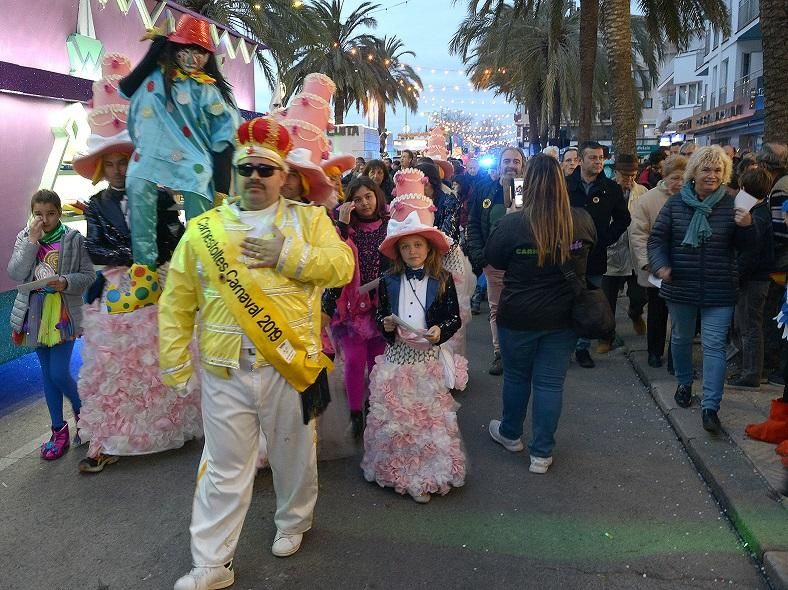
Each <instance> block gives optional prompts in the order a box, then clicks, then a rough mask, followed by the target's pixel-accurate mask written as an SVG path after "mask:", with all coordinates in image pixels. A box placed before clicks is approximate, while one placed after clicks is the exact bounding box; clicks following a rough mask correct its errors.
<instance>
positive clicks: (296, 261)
mask: <svg viewBox="0 0 788 590" xmlns="http://www.w3.org/2000/svg"><path fill="white" fill-rule="evenodd" d="M304 213H305V214H307V215H309V216H310V217H311V219H305V220H304V221H305V223H304V226H305V227H308V228H309V230H308V235H307V236H306V240H305V239H304V238H302V237H301V236H298V235H295V234H294V233H285V241H284V244H283V245H282V251H281V252H280V253H279V261H278V262H277V265H276V270H277V271H278V272H280V273H282V274H283V275H284V276H286V277H288V278H291V279H295V280H297V281H301V282H303V283H311V284H313V285H315V286H317V287H323V288H326V287H341V286H343V285H346V284H348V283H349V282H350V281H351V279H352V278H353V268H354V266H355V263H354V261H353V253H352V251H351V250H350V247H349V246H348V245H347V244H345V243H344V242H343V241H342V239H341V238H340V237H339V234H338V233H337V230H336V229H335V228H334V224H333V223H331V220H330V219H329V218H328V215H326V212H325V210H324V209H323V208H322V207H320V208H318V207H305V208H304Z"/></svg>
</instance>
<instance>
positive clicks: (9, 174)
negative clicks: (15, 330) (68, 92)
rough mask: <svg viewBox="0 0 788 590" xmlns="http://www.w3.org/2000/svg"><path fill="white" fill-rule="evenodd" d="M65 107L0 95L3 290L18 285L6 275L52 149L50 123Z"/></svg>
mask: <svg viewBox="0 0 788 590" xmlns="http://www.w3.org/2000/svg"><path fill="white" fill-rule="evenodd" d="M65 106H66V103H64V102H59V101H54V100H45V99H38V98H31V97H27V96H24V97H23V96H15V95H13V94H0V113H2V115H0V178H2V179H3V180H2V183H0V208H2V214H0V291H6V290H8V289H12V288H14V286H15V284H14V282H13V281H11V279H10V278H8V275H7V274H6V272H5V268H6V264H7V263H8V259H9V258H10V257H11V252H12V249H13V245H14V239H15V238H16V234H17V233H19V231H20V230H21V229H22V228H23V227H24V225H25V222H26V221H27V215H28V212H29V207H30V197H31V195H32V194H33V193H34V192H35V191H36V189H38V185H39V183H40V182H41V174H42V173H43V171H44V164H45V163H46V160H47V157H48V156H49V152H50V150H51V149H52V143H53V140H52V132H51V131H50V129H49V121H50V119H51V118H52V116H53V115H54V114H55V113H57V112H59V111H60V110H62V109H63V107H65ZM11 114H12V116H9V115H11Z"/></svg>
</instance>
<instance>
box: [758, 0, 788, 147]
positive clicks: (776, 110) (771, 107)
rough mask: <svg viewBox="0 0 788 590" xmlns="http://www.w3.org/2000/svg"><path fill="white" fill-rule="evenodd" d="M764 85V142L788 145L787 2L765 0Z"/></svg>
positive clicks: (762, 15) (763, 9) (762, 26)
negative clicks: (787, 90) (787, 89)
mask: <svg viewBox="0 0 788 590" xmlns="http://www.w3.org/2000/svg"><path fill="white" fill-rule="evenodd" d="M760 11H761V29H762V30H763V83H764V92H765V95H766V96H765V99H766V112H765V113H764V134H763V138H764V141H774V142H780V143H788V93H786V92H785V89H786V88H788V67H786V64H788V44H786V43H785V40H784V35H785V31H786V29H788V5H786V3H785V0H761V6H760Z"/></svg>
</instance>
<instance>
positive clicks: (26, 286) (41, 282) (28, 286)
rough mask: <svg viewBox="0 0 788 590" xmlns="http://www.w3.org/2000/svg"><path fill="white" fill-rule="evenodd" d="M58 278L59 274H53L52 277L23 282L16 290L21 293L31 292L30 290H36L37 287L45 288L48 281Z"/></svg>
mask: <svg viewBox="0 0 788 590" xmlns="http://www.w3.org/2000/svg"><path fill="white" fill-rule="evenodd" d="M56 279H57V276H55V275H53V276H51V277H46V278H43V279H38V280H37V281H30V282H29V283H23V284H21V285H18V286H17V288H16V290H17V291H19V292H20V293H29V292H30V291H35V290H36V289H43V288H44V287H46V286H47V283H50V282H51V281H54V280H56Z"/></svg>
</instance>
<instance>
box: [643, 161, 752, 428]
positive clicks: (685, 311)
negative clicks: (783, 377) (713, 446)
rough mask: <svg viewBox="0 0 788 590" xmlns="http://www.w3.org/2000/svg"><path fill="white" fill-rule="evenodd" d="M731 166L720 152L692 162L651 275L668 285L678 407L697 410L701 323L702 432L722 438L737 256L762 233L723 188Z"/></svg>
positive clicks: (659, 233) (656, 244)
mask: <svg viewBox="0 0 788 590" xmlns="http://www.w3.org/2000/svg"><path fill="white" fill-rule="evenodd" d="M731 168H732V162H731V159H730V158H729V157H728V156H727V155H726V154H725V152H724V151H722V148H720V147H719V146H707V147H702V148H699V149H698V150H697V151H696V152H695V153H694V154H693V155H692V157H691V158H690V159H689V162H688V163H687V169H686V170H685V172H684V185H683V186H682V187H681V191H680V192H679V193H678V194H676V195H673V196H672V197H671V198H670V199H668V201H667V203H665V206H664V207H663V208H662V210H661V211H660V213H659V216H658V217H657V221H656V222H655V223H654V226H653V227H652V229H651V235H650V236H649V238H648V246H647V248H648V260H649V266H650V268H651V272H652V273H653V274H654V275H656V276H657V277H658V278H660V279H661V280H662V286H661V288H660V291H661V293H660V294H661V295H662V297H663V298H664V299H665V300H666V301H667V304H668V310H669V311H670V317H671V327H672V333H671V347H672V353H673V366H674V368H675V373H676V380H677V381H678V387H677V389H676V393H675V395H674V399H675V401H676V404H678V405H679V406H680V407H682V408H688V407H689V406H690V405H691V403H692V377H693V374H692V340H693V337H694V335H695V321H696V317H697V316H698V314H700V318H701V343H702V345H703V401H702V404H701V406H702V410H703V411H702V420H703V428H704V429H706V430H707V431H709V432H712V433H718V432H719V431H720V429H721V428H722V426H721V424H720V420H719V417H718V416H717V412H718V411H719V408H720V402H721V401H722V392H723V386H724V384H725V368H726V361H725V351H726V344H727V336H728V329H729V328H730V324H731V318H732V316H733V308H734V305H735V304H736V289H737V287H738V278H737V273H736V250H737V249H738V250H741V251H745V252H746V251H749V249H751V248H752V247H754V245H755V244H756V243H757V231H756V229H755V228H754V227H753V225H752V216H751V215H750V213H749V211H745V210H743V209H734V198H733V197H731V196H729V195H728V194H727V191H726V187H725V184H726V183H728V182H729V181H730V178H731Z"/></svg>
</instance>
